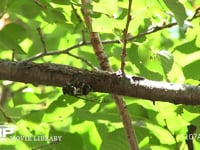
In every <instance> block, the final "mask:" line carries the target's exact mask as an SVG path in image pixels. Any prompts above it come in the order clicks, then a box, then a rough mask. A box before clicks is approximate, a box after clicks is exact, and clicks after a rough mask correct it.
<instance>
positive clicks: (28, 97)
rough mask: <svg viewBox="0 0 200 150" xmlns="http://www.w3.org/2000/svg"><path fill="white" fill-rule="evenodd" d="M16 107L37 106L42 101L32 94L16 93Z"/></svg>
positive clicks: (14, 100)
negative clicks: (24, 105)
mask: <svg viewBox="0 0 200 150" xmlns="http://www.w3.org/2000/svg"><path fill="white" fill-rule="evenodd" d="M13 102H14V105H15V106H17V105H23V104H37V103H40V102H41V100H40V99H39V98H38V97H37V96H36V94H34V93H31V92H26V93H20V92H18V93H15V95H14V97H13Z"/></svg>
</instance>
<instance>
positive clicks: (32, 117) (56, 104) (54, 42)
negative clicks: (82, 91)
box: [0, 0, 200, 150]
mask: <svg viewBox="0 0 200 150" xmlns="http://www.w3.org/2000/svg"><path fill="white" fill-rule="evenodd" d="M199 3H200V1H199V0H181V1H180V2H179V1H178V0H154V1H151V0H140V1H133V6H132V10H131V15H132V20H131V23H130V28H129V31H128V33H129V36H130V37H133V36H136V35H138V34H140V33H143V32H146V33H147V32H148V31H151V30H154V29H155V28H162V26H164V25H166V24H170V23H173V22H177V24H178V25H176V26H172V27H169V28H167V29H162V30H160V31H158V32H154V33H151V34H148V35H144V36H141V37H140V38H136V39H135V40H130V41H129V42H128V45H127V57H126V67H125V71H126V73H127V74H131V75H138V76H142V77H145V78H147V79H151V80H159V81H169V82H174V83H187V84H192V85H198V84H199V79H200V70H199V66H200V60H199V58H200V57H199V56H200V51H199V49H200V48H199V47H200V45H199V43H200V34H199V33H200V27H199V26H200V24H199V21H200V19H199V18H197V19H194V20H192V21H186V20H187V19H190V18H192V17H193V15H194V14H195V10H196V9H197V8H198V7H199ZM87 7H88V9H90V10H91V17H92V19H93V24H92V29H93V31H96V32H99V33H100V36H101V39H102V41H104V43H106V41H110V42H108V43H107V44H104V48H105V52H106V54H107V55H108V58H109V61H110V64H111V66H112V68H113V69H114V70H115V71H117V70H118V69H119V67H120V57H121V49H122V45H121V44H119V43H117V42H115V41H116V40H120V39H121V38H122V34H123V29H124V27H125V23H126V16H127V8H128V0H118V1H117V0H110V1H106V0H101V1H100V0H94V1H92V3H91V5H90V6H87ZM38 29H40V31H41V34H42V36H43V39H44V41H45V45H46V46H44V43H42V40H41V35H40V34H39V32H38ZM89 40H90V39H89V36H88V31H87V29H86V27H85V24H84V19H83V16H82V13H81V3H80V1H79V0H62V1H60V0H31V1H27V0H1V2H0V59H8V60H15V61H23V60H27V59H30V58H32V57H34V56H36V55H38V54H40V53H43V52H44V49H45V48H46V49H47V52H49V53H50V54H49V55H47V56H43V57H40V58H38V59H34V60H33V61H34V62H37V63H44V62H48V63H58V64H64V65H70V66H75V67H77V68H84V69H89V70H92V68H91V67H90V66H89V65H88V64H86V63H85V62H84V61H83V59H82V58H85V59H87V61H88V62H89V63H90V64H92V65H93V66H94V67H97V68H99V65H98V61H97V59H96V56H95V54H94V52H93V50H92V47H91V45H90V44H82V45H81V46H77V47H76V48H71V47H72V46H74V45H77V44H79V43H81V42H85V41H89ZM68 48H71V49H70V50H69V51H68V52H70V54H72V55H70V54H69V53H66V52H65V53H64V52H63V50H66V49H68ZM59 51H60V53H59ZM51 52H52V53H51ZM75 56H76V57H75ZM0 84H1V113H0V124H1V125H13V126H14V127H15V133H14V135H15V136H41V135H43V136H56V135H59V136H62V141H60V142H58V143H52V144H50V143H49V142H48V141H23V140H10V139H9V138H7V139H6V141H1V140H0V149H2V150H3V149H4V150H14V149H16V150H17V149H24V150H29V149H34V148H35V149H37V148H38V149H39V148H40V146H41V145H43V147H41V149H48V150H57V149H59V150H75V149H76V150H99V149H100V150H106V149H112V150H127V149H128V143H127V139H126V137H125V134H124V130H123V126H122V123H121V120H120V116H119V114H118V112H117V109H116V106H115V104H114V102H113V100H112V97H111V96H110V95H108V94H104V93H91V94H89V95H88V96H86V97H84V98H85V99H88V100H92V101H93V102H91V101H85V100H83V99H80V98H77V97H72V96H69V95H63V94H62V92H61V89H60V88H57V87H48V86H42V85H31V84H25V83H17V82H11V81H0ZM105 86H106V85H105ZM183 98H184V97H183ZM125 99H126V103H127V109H128V111H129V112H130V115H131V117H132V119H133V123H134V128H135V130H136V134H137V138H138V143H139V147H140V149H141V150H147V149H152V150H154V149H155V150H156V149H159V150H168V149H170V150H173V149H176V150H177V149H181V150H187V149H188V148H187V147H188V146H187V142H186V137H187V133H189V131H190V130H189V128H188V127H189V126H194V127H195V129H196V130H195V133H196V134H197V135H198V134H199V132H200V126H199V124H200V115H199V114H200V109H199V107H198V106H185V105H174V104H171V103H166V102H165V103H164V102H155V104H153V103H152V102H150V101H147V100H142V99H136V98H130V97H126V98H125ZM193 143H194V147H195V149H199V148H200V139H199V137H196V138H194V140H193Z"/></svg>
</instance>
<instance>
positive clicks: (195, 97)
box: [0, 60, 200, 105]
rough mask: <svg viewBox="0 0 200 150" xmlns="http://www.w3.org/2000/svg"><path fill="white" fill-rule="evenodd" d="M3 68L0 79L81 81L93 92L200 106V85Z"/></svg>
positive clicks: (39, 67) (7, 64)
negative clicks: (88, 85)
mask: <svg viewBox="0 0 200 150" xmlns="http://www.w3.org/2000/svg"><path fill="white" fill-rule="evenodd" d="M0 68H1V69H0V80H11V81H18V82H24V83H32V84H34V85H39V84H42V85H52V86H63V85H64V84H65V83H66V82H70V81H71V80H74V79H78V80H81V81H83V82H85V83H88V84H90V86H91V87H92V89H93V91H94V92H105V93H113V94H118V95H124V96H130V97H138V98H143V99H148V100H152V101H166V102H171V103H175V104H189V105H196V104H200V98H199V97H200V86H191V85H181V84H174V83H166V82H158V81H151V80H147V79H142V78H138V77H134V76H129V77H127V76H126V77H122V76H118V75H117V74H115V73H110V72H102V71H88V70H82V69H77V68H74V67H70V66H65V65H58V64H50V63H43V64H36V63H31V62H26V63H20V62H12V61H7V60H0Z"/></svg>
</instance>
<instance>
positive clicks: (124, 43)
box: [121, 0, 132, 75]
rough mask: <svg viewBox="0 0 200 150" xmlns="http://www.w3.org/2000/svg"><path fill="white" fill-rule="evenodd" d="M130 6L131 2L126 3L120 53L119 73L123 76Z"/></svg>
mask: <svg viewBox="0 0 200 150" xmlns="http://www.w3.org/2000/svg"><path fill="white" fill-rule="evenodd" d="M131 5H132V0H129V3H128V13H127V20H126V27H125V29H124V31H123V38H122V40H123V46H122V53H121V72H122V74H123V75H125V73H124V68H125V64H126V62H125V58H126V43H127V34H128V28H129V24H130V22H131Z"/></svg>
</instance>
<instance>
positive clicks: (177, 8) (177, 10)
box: [163, 0, 187, 27]
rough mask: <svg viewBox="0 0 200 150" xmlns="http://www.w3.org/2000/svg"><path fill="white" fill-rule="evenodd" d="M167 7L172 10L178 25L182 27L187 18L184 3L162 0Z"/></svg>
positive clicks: (174, 0)
mask: <svg viewBox="0 0 200 150" xmlns="http://www.w3.org/2000/svg"><path fill="white" fill-rule="evenodd" d="M163 1H164V2H165V4H166V5H167V7H168V8H169V9H170V10H171V11H172V12H173V14H174V16H175V19H176V21H177V23H178V25H179V26H180V27H183V23H184V21H185V19H186V18H187V15H186V11H185V8H184V5H182V3H180V2H179V1H178V0H163Z"/></svg>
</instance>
